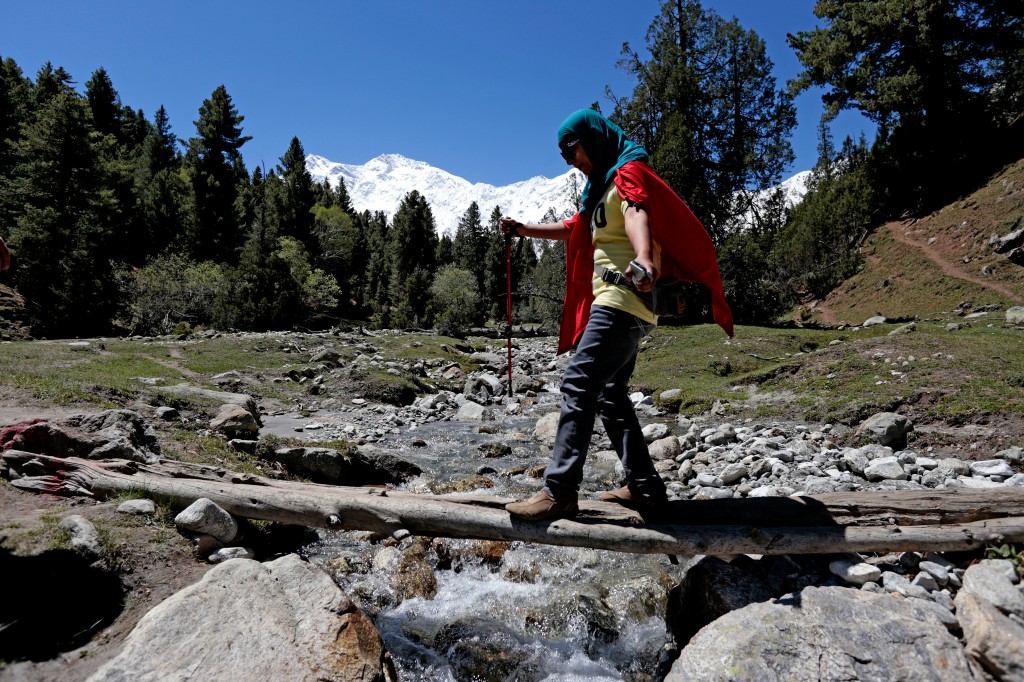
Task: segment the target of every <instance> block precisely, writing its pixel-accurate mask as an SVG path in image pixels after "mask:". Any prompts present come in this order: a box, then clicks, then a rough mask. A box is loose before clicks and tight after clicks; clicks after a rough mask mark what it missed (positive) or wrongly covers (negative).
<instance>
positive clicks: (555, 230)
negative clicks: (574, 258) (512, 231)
mask: <svg viewBox="0 0 1024 682" xmlns="http://www.w3.org/2000/svg"><path fill="white" fill-rule="evenodd" d="M517 232H518V233H519V235H520V236H521V237H531V238H533V239H557V240H562V241H564V240H566V239H568V238H569V228H567V227H566V226H565V223H561V222H558V223H540V224H537V223H524V224H522V225H521V226H519V228H518V229H517Z"/></svg>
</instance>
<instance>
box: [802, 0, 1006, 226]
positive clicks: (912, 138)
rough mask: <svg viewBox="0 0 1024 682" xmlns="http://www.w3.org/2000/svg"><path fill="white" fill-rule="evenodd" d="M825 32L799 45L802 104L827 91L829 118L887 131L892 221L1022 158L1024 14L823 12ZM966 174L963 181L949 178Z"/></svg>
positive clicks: (850, 0)
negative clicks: (849, 118) (855, 117)
mask: <svg viewBox="0 0 1024 682" xmlns="http://www.w3.org/2000/svg"><path fill="white" fill-rule="evenodd" d="M815 14H816V15H817V16H818V17H819V18H821V19H823V20H825V25H824V26H822V27H819V28H816V29H814V30H812V31H802V32H800V33H798V34H797V35H795V36H790V38H789V42H790V45H791V46H792V47H793V48H794V50H796V53H797V56H798V57H799V59H800V61H801V63H802V64H803V66H804V70H803V72H802V73H801V74H800V75H799V77H798V78H797V79H796V80H795V81H794V82H793V84H792V87H793V90H794V91H796V92H799V91H802V90H805V89H807V88H809V87H812V86H820V87H823V88H825V93H824V95H823V96H822V101H823V102H824V104H825V106H826V111H825V117H826V119H831V118H832V117H834V116H835V115H836V114H838V113H839V112H840V111H842V110H844V109H855V110H858V111H860V112H861V113H863V114H864V115H865V116H867V117H868V118H869V119H871V120H873V121H875V122H876V123H877V124H878V126H879V132H878V138H877V139H876V141H875V142H876V144H875V150H874V161H873V163H875V164H876V168H877V169H878V171H879V172H880V175H879V183H878V186H880V187H886V186H889V187H892V188H893V191H892V194H891V196H892V201H891V202H890V213H897V212H899V211H901V210H903V209H905V208H910V209H912V210H926V208H927V207H928V206H931V205H932V204H933V203H934V202H935V201H941V200H942V199H943V198H944V197H946V196H948V194H949V193H950V192H951V191H957V188H959V187H961V186H962V184H964V183H966V184H969V183H972V182H974V181H975V180H976V179H977V176H976V175H975V174H976V173H988V172H990V171H991V169H992V168H993V167H997V166H998V165H999V164H1001V163H1004V162H1005V161H1006V160H1009V159H1017V158H1018V157H1019V156H1020V154H1021V153H1022V152H1024V132H1022V130H1021V128H1022V127H1024V126H1021V125H1019V124H1017V125H1015V123H1014V122H1015V121H1019V120H1020V118H1021V114H1022V113H1024V67H1021V66H1020V64H1021V61H1022V60H1021V57H1024V13H1022V12H1021V11H1020V3H1018V2H1012V1H1009V2H1007V1H1005V0H996V1H992V0H879V1H877V2H870V3H865V2H860V1H858V0H819V2H817V4H816V5H815ZM952 168H956V171H955V172H951V169H952Z"/></svg>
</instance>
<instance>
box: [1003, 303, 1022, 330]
mask: <svg viewBox="0 0 1024 682" xmlns="http://www.w3.org/2000/svg"><path fill="white" fill-rule="evenodd" d="M1006 324H1008V325H1010V326H1011V327H1020V326H1024V306H1019V305H1015V306H1013V307H1012V308H1007V309H1006Z"/></svg>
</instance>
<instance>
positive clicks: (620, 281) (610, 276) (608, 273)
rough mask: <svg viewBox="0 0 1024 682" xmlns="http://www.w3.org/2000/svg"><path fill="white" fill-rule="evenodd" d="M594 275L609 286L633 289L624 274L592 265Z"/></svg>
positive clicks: (595, 264)
mask: <svg viewBox="0 0 1024 682" xmlns="http://www.w3.org/2000/svg"><path fill="white" fill-rule="evenodd" d="M594 274H596V275H597V276H598V277H600V278H601V280H602V281H605V282H608V283H609V284H615V285H617V286H620V287H626V288H627V289H634V287H633V283H632V282H631V281H629V279H627V277H626V276H625V275H624V274H622V273H621V272H615V271H614V270H609V269H608V268H606V267H605V266H603V265H598V264H597V263H594Z"/></svg>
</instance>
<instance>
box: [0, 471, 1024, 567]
mask: <svg viewBox="0 0 1024 682" xmlns="http://www.w3.org/2000/svg"><path fill="white" fill-rule="evenodd" d="M4 461H5V462H6V463H7V464H8V465H9V466H10V467H11V468H12V469H13V470H15V471H22V470H24V471H25V473H26V474H30V475H28V476H26V477H25V478H22V479H19V480H17V481H15V485H18V486H19V487H22V488H26V489H31V490H41V491H45V492H51V493H65V494H91V495H93V496H96V497H99V498H106V497H110V496H113V495H117V494H119V493H123V492H127V491H146V492H147V493H149V494H150V495H151V496H153V497H156V498H159V499H164V500H168V501H170V502H171V503H172V504H173V505H175V506H179V507H184V506H186V505H188V504H191V503H192V502H193V501H195V500H196V499H199V498H201V497H205V498H208V499H210V500H213V501H214V502H215V503H217V504H218V505H219V506H221V507H223V508H224V509H225V510H227V511H228V512H230V513H231V514H234V515H235V516H239V517H244V518H250V519H261V520H266V521H276V522H281V523H290V524H298V525H305V526H311V527H320V528H333V529H344V530H371V531H378V532H382V533H391V532H394V531H396V530H399V529H405V530H408V531H410V532H412V533H414V534H417V535H426V536H445V537H460V538H477V539H487V540H520V541H524V542H537V543H545V544H552V545H562V546H576V547H592V548H596V549H607V550H614V551H619V552H633V553H644V554H660V553H667V554H680V555H687V556H688V555H696V554H709V555H716V556H731V555H736V554H820V553H836V552H850V551H853V552H888V551H907V550H917V551H955V550H969V549H977V548H979V547H982V546H984V545H985V544H987V543H1002V542H1024V491H1022V490H1020V489H1017V488H1000V489H995V490H968V489H955V490H929V491H895V492H894V491H886V492H863V493H834V494H830V495H817V496H809V497H801V498H755V499H750V498H748V499H733V500H715V501H685V502H676V503H672V504H671V505H669V507H668V510H667V512H666V514H664V515H662V516H661V517H659V518H657V519H654V518H647V519H646V520H645V519H642V518H640V516H639V515H637V514H635V513H633V512H629V511H628V510H624V509H622V508H621V507H620V506H618V505H614V504H610V503H602V502H597V501H583V502H581V505H580V510H581V513H580V515H579V516H578V517H577V518H575V519H560V520H556V521H551V522H529V521H522V520H519V519H515V518H512V517H510V516H509V514H508V513H507V512H505V511H504V509H503V508H502V505H503V504H504V503H505V502H507V500H504V499H501V498H496V497H487V496H479V495H476V496H445V497H438V496H431V495H418V494H413V493H408V492H400V491H389V490H385V489H383V488H369V487H360V488H356V487H343V486H329V485H318V484H312V483H301V482H289V481H278V480H271V479H265V478H260V477H255V476H248V475H241V474H236V473H233V472H229V471H225V470H222V469H217V468H214V467H205V466H200V465H192V464H187V463H184V462H174V461H170V460H163V461H161V462H160V463H159V464H156V465H145V464H136V463H133V462H125V461H123V460H110V461H102V462H97V461H90V460H83V459H77V458H68V459H58V458H51V457H46V456H43V455H26V453H18V454H15V455H12V454H11V453H8V454H5V455H4Z"/></svg>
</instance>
